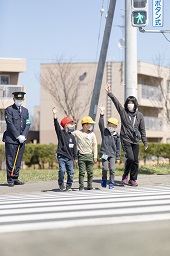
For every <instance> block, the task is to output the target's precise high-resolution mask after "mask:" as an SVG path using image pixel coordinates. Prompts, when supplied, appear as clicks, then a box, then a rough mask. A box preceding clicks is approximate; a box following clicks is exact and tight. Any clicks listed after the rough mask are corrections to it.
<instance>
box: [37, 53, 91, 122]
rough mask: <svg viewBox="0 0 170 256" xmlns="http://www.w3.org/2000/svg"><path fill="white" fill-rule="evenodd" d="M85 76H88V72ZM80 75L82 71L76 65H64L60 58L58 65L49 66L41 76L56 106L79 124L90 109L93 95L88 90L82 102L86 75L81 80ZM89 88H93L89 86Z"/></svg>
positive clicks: (69, 63)
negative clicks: (82, 116)
mask: <svg viewBox="0 0 170 256" xmlns="http://www.w3.org/2000/svg"><path fill="white" fill-rule="evenodd" d="M84 74H86V75H87V73H86V72H85V73H84ZM80 75H81V72H80V70H79V69H78V68H77V67H75V65H74V64H72V63H71V62H67V63H63V57H60V58H59V59H57V60H56V63H53V64H49V65H48V64H47V65H46V66H45V67H44V71H43V72H42V73H41V76H40V82H41V85H42V86H43V88H44V89H45V90H46V91H47V92H48V93H49V94H50V95H51V97H52V98H53V100H54V103H55V104H56V106H57V107H58V108H59V109H60V110H61V111H62V112H63V113H64V114H65V115H66V116H70V117H72V118H74V119H75V120H76V121H77V122H78V121H79V120H80V117H81V115H82V114H83V113H84V112H85V111H86V110H87V109H88V108H89V103H90V98H91V93H92V91H91V90H89V89H88V91H87V92H86V95H83V101H82V84H83V80H84V79H85V78H86V75H85V76H83V79H81V80H80V79H79V77H80ZM81 77H82V76H81ZM88 88H92V87H91V86H88Z"/></svg>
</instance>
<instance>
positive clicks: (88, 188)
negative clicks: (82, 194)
mask: <svg viewBox="0 0 170 256" xmlns="http://www.w3.org/2000/svg"><path fill="white" fill-rule="evenodd" d="M94 189H95V188H93V187H91V186H90V187H89V186H88V187H87V190H94Z"/></svg>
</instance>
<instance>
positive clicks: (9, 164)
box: [5, 143, 25, 182]
mask: <svg viewBox="0 0 170 256" xmlns="http://www.w3.org/2000/svg"><path fill="white" fill-rule="evenodd" d="M18 146H19V145H17V144H10V143H5V155H6V171H7V182H13V181H15V180H18V177H19V171H20V168H21V161H22V156H23V153H24V149H25V144H20V150H19V153H18V157H17V159H16V165H15V168H14V174H13V176H11V172H12V168H13V165H14V161H15V157H16V153H17V149H18Z"/></svg>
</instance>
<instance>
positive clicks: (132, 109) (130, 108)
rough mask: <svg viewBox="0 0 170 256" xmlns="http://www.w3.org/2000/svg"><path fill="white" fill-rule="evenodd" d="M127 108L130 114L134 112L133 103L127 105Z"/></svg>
mask: <svg viewBox="0 0 170 256" xmlns="http://www.w3.org/2000/svg"><path fill="white" fill-rule="evenodd" d="M127 107H128V110H129V111H130V112H134V104H133V103H130V104H127Z"/></svg>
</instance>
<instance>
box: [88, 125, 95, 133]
mask: <svg viewBox="0 0 170 256" xmlns="http://www.w3.org/2000/svg"><path fill="white" fill-rule="evenodd" d="M93 129H94V125H93V124H91V125H90V127H89V131H91V132H92V131H93Z"/></svg>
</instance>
